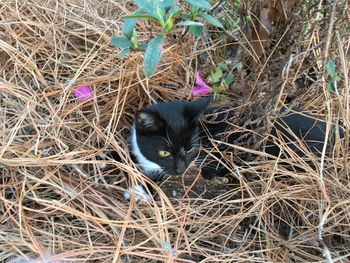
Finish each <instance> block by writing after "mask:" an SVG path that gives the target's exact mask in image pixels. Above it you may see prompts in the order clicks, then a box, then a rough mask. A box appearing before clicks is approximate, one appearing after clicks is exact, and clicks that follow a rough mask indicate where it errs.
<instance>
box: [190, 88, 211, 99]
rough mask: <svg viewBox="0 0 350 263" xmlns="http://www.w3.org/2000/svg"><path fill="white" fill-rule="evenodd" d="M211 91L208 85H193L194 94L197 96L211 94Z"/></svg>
mask: <svg viewBox="0 0 350 263" xmlns="http://www.w3.org/2000/svg"><path fill="white" fill-rule="evenodd" d="M209 93H211V90H210V89H207V88H206V87H197V86H193V87H192V94H193V96H195V97H197V96H201V95H205V94H209Z"/></svg>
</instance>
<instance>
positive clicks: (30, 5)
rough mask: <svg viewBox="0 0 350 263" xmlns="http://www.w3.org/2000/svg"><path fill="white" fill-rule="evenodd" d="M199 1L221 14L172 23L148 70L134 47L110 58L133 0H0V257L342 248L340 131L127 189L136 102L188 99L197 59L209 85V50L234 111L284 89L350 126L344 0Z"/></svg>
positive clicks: (313, 254) (275, 254) (200, 258)
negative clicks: (313, 144)
mask: <svg viewBox="0 0 350 263" xmlns="http://www.w3.org/2000/svg"><path fill="white" fill-rule="evenodd" d="M210 2H211V5H212V6H213V7H215V8H213V9H211V15H212V16H213V17H215V18H219V19H221V20H220V21H222V23H224V25H225V28H224V29H220V28H217V27H214V26H212V25H210V24H207V25H206V27H205V30H204V32H203V33H202V34H201V35H200V36H199V37H197V38H196V37H194V36H193V35H191V34H190V33H189V32H187V31H186V29H183V27H175V28H174V30H172V31H170V32H169V34H167V35H166V38H165V42H164V45H163V50H162V56H161V59H160V62H159V66H158V67H157V69H156V72H155V74H154V75H153V76H152V77H151V78H149V79H148V78H146V77H145V75H144V71H143V58H144V52H143V51H133V52H129V53H128V54H127V55H126V56H124V57H122V58H119V57H118V54H120V52H121V49H120V48H117V47H114V46H112V45H111V42H110V40H111V37H113V36H120V35H121V34H122V24H123V16H124V15H126V14H130V12H132V11H134V10H135V4H134V3H133V1H124V0H123V1H95V0H91V1H56V2H55V1H44V0H29V1H22V0H19V1H6V0H5V1H1V3H0V21H1V22H0V73H1V74H0V120H1V121H0V127H1V128H0V175H1V176H0V215H1V216H0V247H1V253H0V261H4V262H11V261H12V262H13V261H14V262H32V261H35V260H36V261H35V262H43V261H40V260H46V261H45V262H71V261H82V262H163V261H164V262H240V261H252V262H271V261H273V262H311V261H312V262H346V261H348V260H349V255H350V232H349V223H350V219H349V207H350V206H349V205H350V201H349V200H350V191H349V186H350V173H349V169H350V167H349V154H348V147H345V146H346V145H349V137H348V134H346V137H345V139H343V140H340V139H339V138H338V139H337V140H336V142H335V147H334V151H333V153H332V154H331V156H328V157H327V156H325V155H321V156H318V157H317V156H313V155H308V156H307V158H308V159H309V161H308V162H306V161H305V158H304V159H303V158H300V157H297V156H294V157H293V158H291V159H290V160H288V162H287V165H285V163H284V165H283V163H282V162H281V161H280V160H278V159H277V160H269V159H267V158H265V156H264V155H263V153H261V152H259V151H258V150H257V149H259V148H255V149H254V150H257V151H258V153H259V154H258V155H259V156H258V157H259V158H257V159H254V160H249V162H248V161H247V160H244V159H243V160H242V159H240V158H238V157H239V156H237V155H235V154H234V152H231V153H230V151H228V152H224V153H223V155H224V157H223V161H226V162H227V163H229V164H230V169H231V173H230V174H229V175H228V176H227V177H225V178H216V179H215V180H213V181H205V180H204V179H203V178H201V176H200V174H199V172H198V171H197V170H193V171H191V175H190V176H188V175H186V176H183V177H176V178H175V177H173V178H169V179H168V180H165V181H163V182H162V183H158V184H157V185H156V184H154V187H153V188H154V190H155V192H156V193H157V194H156V195H155V197H154V199H153V200H151V201H148V202H135V200H131V201H128V200H125V199H124V196H123V193H124V191H125V189H126V188H127V187H130V186H132V185H135V184H137V183H140V182H145V180H147V179H146V178H145V177H144V176H143V175H142V173H140V172H139V171H138V170H137V169H136V167H135V165H134V163H133V162H132V160H131V158H130V156H129V152H128V147H127V141H126V140H127V137H128V135H129V131H130V127H131V124H132V120H133V116H134V114H135V112H136V111H137V110H138V109H140V108H142V107H144V106H146V105H148V104H150V103H153V102H156V101H169V100H174V99H185V100H189V99H193V96H192V92H191V87H192V86H193V83H194V75H195V71H197V70H198V71H200V73H201V76H202V78H203V80H205V81H206V83H208V85H211V86H213V87H215V85H217V82H215V79H214V78H215V74H214V73H215V72H217V70H218V67H219V65H221V66H220V67H221V70H222V71H223V74H224V76H226V75H227V74H228V73H230V74H231V75H232V76H233V80H232V81H231V82H230V83H229V85H226V86H225V85H224V86H222V87H221V89H220V88H217V89H216V91H217V92H218V97H220V99H222V100H220V101H219V102H217V103H231V104H232V103H234V104H235V105H237V107H238V109H240V110H238V111H237V120H236V121H237V123H248V122H250V121H251V120H252V119H256V118H259V117H261V118H264V117H266V116H267V115H268V114H272V115H273V112H274V111H275V110H276V109H278V108H280V107H281V106H282V105H283V104H284V103H288V104H292V105H297V106H299V107H301V108H303V109H304V110H307V111H309V112H312V113H313V114H314V115H315V116H317V117H318V118H320V119H322V120H325V121H327V122H333V123H337V124H338V125H339V126H341V127H343V128H345V130H350V124H349V123H350V122H349V118H350V114H349V109H350V103H349V99H350V96H349V88H350V86H349V61H350V60H349V43H350V38H349V32H350V28H349V24H350V23H349V22H350V6H349V3H348V2H347V1H297V0H296V1H282V0H279V1H270V2H269V1H267V0H266V1H252V0H249V1H231V0H230V1H210ZM180 7H181V8H183V9H186V8H188V5H187V4H186V1H181V5H180ZM179 19H180V18H179ZM136 30H137V32H138V39H139V41H140V42H141V43H146V42H148V41H149V40H150V39H151V37H152V36H153V35H155V34H157V33H159V32H160V28H159V26H157V25H156V24H155V23H154V22H153V21H146V20H142V19H141V20H139V22H138V23H137V27H136ZM332 64H333V65H334V66H332ZM213 74H214V75H213ZM225 74H226V75H225ZM220 80H221V79H220ZM79 85H84V86H87V87H90V88H91V90H92V96H91V98H90V99H87V100H80V99H78V98H77V97H76V96H75V93H74V91H75V89H76V88H77V86H79ZM272 115H271V116H272ZM269 116H270V115H269ZM253 117H254V118H253ZM253 146H254V145H253V144H252V147H253ZM281 147H282V148H283V147H285V146H283V145H281ZM240 150H242V149H240ZM251 150H252V149H251V148H249V149H243V151H251ZM108 151H114V152H116V154H117V157H116V158H114V159H109V160H108V161H103V160H102V161H101V160H99V159H97V158H96V156H98V155H99V154H101V153H105V152H108ZM255 153H256V152H255ZM101 164H103V166H101ZM242 164H244V165H242ZM292 165H293V166H294V167H297V168H294V169H291V168H290V167H291V166H292ZM31 260H32V261H31Z"/></svg>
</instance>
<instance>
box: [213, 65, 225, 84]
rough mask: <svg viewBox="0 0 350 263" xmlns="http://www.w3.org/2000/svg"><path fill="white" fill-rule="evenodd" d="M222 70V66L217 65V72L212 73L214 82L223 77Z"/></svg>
mask: <svg viewBox="0 0 350 263" xmlns="http://www.w3.org/2000/svg"><path fill="white" fill-rule="evenodd" d="M222 75H223V74H222V70H221V68H220V67H217V68H216V70H215V72H212V73H211V77H212V79H213V82H218V81H219V80H220V79H221V78H222Z"/></svg>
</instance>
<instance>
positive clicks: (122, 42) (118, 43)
mask: <svg viewBox="0 0 350 263" xmlns="http://www.w3.org/2000/svg"><path fill="white" fill-rule="evenodd" d="M111 44H112V45H113V46H115V47H121V48H128V47H130V46H131V43H130V40H129V39H127V38H126V37H112V38H111Z"/></svg>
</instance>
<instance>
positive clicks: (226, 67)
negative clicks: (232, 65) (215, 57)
mask: <svg viewBox="0 0 350 263" xmlns="http://www.w3.org/2000/svg"><path fill="white" fill-rule="evenodd" d="M217 66H218V67H220V68H221V69H223V70H226V71H228V66H227V64H226V63H225V62H220V63H219V64H218V65H217Z"/></svg>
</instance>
